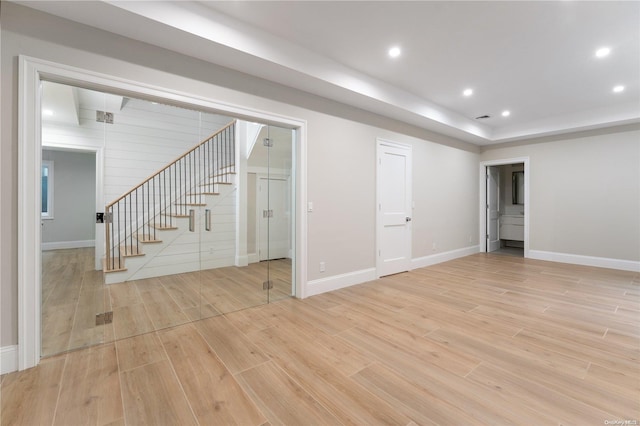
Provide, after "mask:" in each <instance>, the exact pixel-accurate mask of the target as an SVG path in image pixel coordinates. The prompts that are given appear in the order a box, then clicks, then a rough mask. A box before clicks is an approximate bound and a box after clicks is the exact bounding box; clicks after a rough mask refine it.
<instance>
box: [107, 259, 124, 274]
mask: <svg viewBox="0 0 640 426" xmlns="http://www.w3.org/2000/svg"><path fill="white" fill-rule="evenodd" d="M117 263H118V262H116V264H117ZM123 263H124V262H120V267H118V266H115V267H114V268H113V269H111V268H109V266H110V265H109V264H108V262H107V259H102V272H104V273H105V274H108V273H109V272H123V271H126V270H127V268H125V267H124V266H122V264H123Z"/></svg>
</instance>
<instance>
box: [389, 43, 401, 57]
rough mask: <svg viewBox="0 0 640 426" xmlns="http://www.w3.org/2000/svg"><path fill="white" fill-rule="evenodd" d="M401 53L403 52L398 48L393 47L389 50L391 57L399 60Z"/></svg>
mask: <svg viewBox="0 0 640 426" xmlns="http://www.w3.org/2000/svg"><path fill="white" fill-rule="evenodd" d="M401 53H402V51H401V50H400V48H399V47H398V46H393V47H392V48H391V49H389V56H391V57H392V58H397V57H398V56H400V54H401Z"/></svg>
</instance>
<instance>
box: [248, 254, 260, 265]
mask: <svg viewBox="0 0 640 426" xmlns="http://www.w3.org/2000/svg"><path fill="white" fill-rule="evenodd" d="M247 258H248V259H249V263H256V262H260V256H258V253H247Z"/></svg>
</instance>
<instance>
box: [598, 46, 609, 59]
mask: <svg viewBox="0 0 640 426" xmlns="http://www.w3.org/2000/svg"><path fill="white" fill-rule="evenodd" d="M609 53H611V49H610V48H608V47H601V48H600V49H598V50H596V58H604V57H605V56H608V55H609Z"/></svg>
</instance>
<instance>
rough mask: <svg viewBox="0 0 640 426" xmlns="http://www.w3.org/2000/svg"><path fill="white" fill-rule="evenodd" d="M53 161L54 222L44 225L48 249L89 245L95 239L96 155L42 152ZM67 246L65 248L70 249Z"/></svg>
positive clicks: (43, 231) (45, 158)
mask: <svg viewBox="0 0 640 426" xmlns="http://www.w3.org/2000/svg"><path fill="white" fill-rule="evenodd" d="M42 159H43V160H52V161H53V172H54V179H53V186H54V188H53V198H54V206H53V219H45V220H43V221H42V242H43V246H44V248H55V247H59V246H60V245H59V244H58V245H56V244H51V243H61V242H73V241H75V242H88V241H93V240H94V239H95V221H96V209H95V205H96V155H95V153H86V152H70V151H51V150H45V149H43V150H42ZM66 246H67V245H65V247H66Z"/></svg>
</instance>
